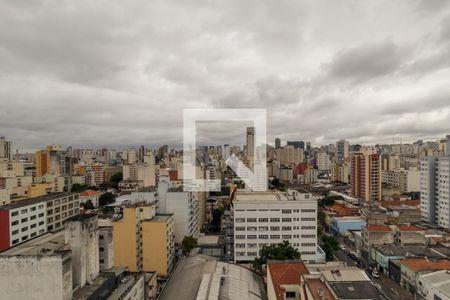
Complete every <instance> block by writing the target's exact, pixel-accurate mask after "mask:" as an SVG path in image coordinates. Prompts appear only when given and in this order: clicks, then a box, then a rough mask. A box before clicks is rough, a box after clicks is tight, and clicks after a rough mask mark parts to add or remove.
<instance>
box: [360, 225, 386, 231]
mask: <svg viewBox="0 0 450 300" xmlns="http://www.w3.org/2000/svg"><path fill="white" fill-rule="evenodd" d="M363 228H366V229H367V230H368V231H384V232H391V231H392V228H391V227H389V226H386V225H367V226H366V227H363Z"/></svg>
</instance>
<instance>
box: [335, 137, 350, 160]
mask: <svg viewBox="0 0 450 300" xmlns="http://www.w3.org/2000/svg"><path fill="white" fill-rule="evenodd" d="M348 157H349V144H348V141H346V140H339V141H337V142H336V160H337V161H338V162H343V161H345V160H346V159H347V158H348Z"/></svg>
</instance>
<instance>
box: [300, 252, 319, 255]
mask: <svg viewBox="0 0 450 300" xmlns="http://www.w3.org/2000/svg"><path fill="white" fill-rule="evenodd" d="M315 254H316V252H314V251H302V255H315Z"/></svg>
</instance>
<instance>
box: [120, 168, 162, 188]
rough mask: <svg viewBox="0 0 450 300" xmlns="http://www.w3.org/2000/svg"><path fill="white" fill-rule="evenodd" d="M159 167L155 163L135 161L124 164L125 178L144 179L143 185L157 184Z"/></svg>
mask: <svg viewBox="0 0 450 300" xmlns="http://www.w3.org/2000/svg"><path fill="white" fill-rule="evenodd" d="M156 174H157V167H156V165H154V164H146V163H133V164H130V165H123V180H128V179H129V180H138V181H142V184H143V186H156V185H157V181H156Z"/></svg>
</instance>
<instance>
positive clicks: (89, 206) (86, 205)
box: [83, 200, 94, 209]
mask: <svg viewBox="0 0 450 300" xmlns="http://www.w3.org/2000/svg"><path fill="white" fill-rule="evenodd" d="M83 207H84V209H94V204H92V201H91V200H88V201H86V202H85V203H84V204H83Z"/></svg>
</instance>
